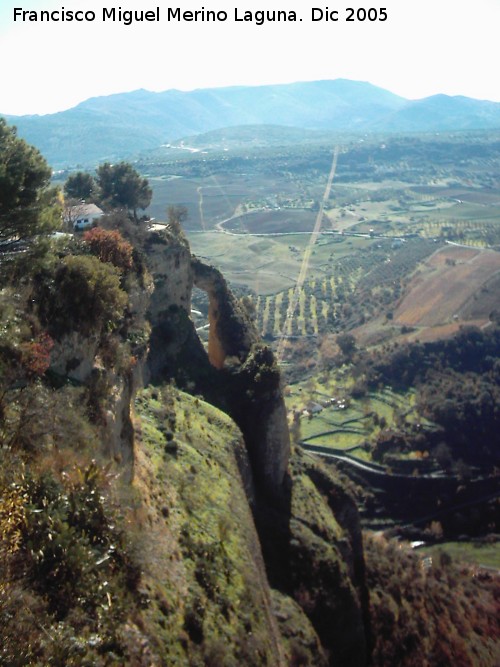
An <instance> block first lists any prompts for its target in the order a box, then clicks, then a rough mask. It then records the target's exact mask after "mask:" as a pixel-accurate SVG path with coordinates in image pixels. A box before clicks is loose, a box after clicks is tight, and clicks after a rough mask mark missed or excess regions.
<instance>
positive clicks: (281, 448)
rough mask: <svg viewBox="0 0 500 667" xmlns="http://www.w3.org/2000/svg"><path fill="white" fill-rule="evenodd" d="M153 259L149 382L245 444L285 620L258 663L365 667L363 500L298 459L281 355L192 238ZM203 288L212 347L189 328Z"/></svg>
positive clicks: (171, 238)
mask: <svg viewBox="0 0 500 667" xmlns="http://www.w3.org/2000/svg"><path fill="white" fill-rule="evenodd" d="M148 254H149V256H150V257H151V267H153V273H154V277H155V285H156V289H155V293H154V294H153V298H152V303H151V308H150V314H151V324H152V334H151V339H150V352H149V357H148V373H149V376H150V378H151V381H152V382H153V383H154V384H156V385H157V386H159V387H161V386H162V385H164V384H165V383H168V382H169V381H171V380H172V379H174V380H175V381H176V382H177V384H178V385H180V386H182V387H184V388H186V389H187V390H188V391H189V392H190V393H194V394H202V395H203V396H204V398H205V399H206V400H207V401H208V402H209V403H212V404H213V405H216V406H218V407H219V408H221V409H222V410H223V411H224V412H226V413H227V414H229V415H230V416H231V417H232V418H233V419H234V421H235V422H236V424H237V425H238V426H239V428H240V429H241V432H242V435H243V441H244V444H245V447H244V452H242V450H241V449H240V450H238V448H236V449H235V452H236V460H237V461H238V465H239V471H240V473H239V474H240V478H241V484H242V486H243V487H244V488H245V489H246V502H247V503H249V504H250V507H251V508H252V523H253V522H255V527H256V529H257V534H258V545H259V546H258V548H259V553H260V551H261V553H262V557H263V563H264V567H265V573H264V574H263V576H264V580H265V584H264V588H265V589H266V590H268V591H269V593H268V594H269V596H270V597H269V599H271V600H272V604H271V607H270V609H271V612H272V614H273V617H274V618H275V619H276V622H277V626H275V625H273V626H272V628H273V630H272V633H273V637H274V636H275V634H274V633H275V632H276V631H277V630H276V627H278V628H279V630H278V635H279V640H278V645H277V646H278V647H277V648H276V646H275V649H273V651H274V657H273V658H272V661H271V663H269V662H267V660H268V658H266V660H264V659H262V660H261V661H256V662H254V663H251V664H256V665H257V664H302V665H315V666H318V665H323V664H324V665H327V664H335V665H364V664H366V661H367V653H368V649H367V645H368V639H367V638H368V634H369V630H368V623H367V595H366V589H365V583H364V566H363V552H362V543H361V533H360V528H359V521H358V517H357V512H356V508H355V505H354V502H353V501H352V500H351V499H350V497H349V496H348V494H347V493H346V492H345V491H344V489H343V487H342V484H341V483H340V482H339V480H338V479H337V478H336V477H335V476H334V475H333V474H332V473H331V472H328V471H327V470H325V469H324V468H323V467H322V466H321V465H320V464H319V463H317V462H315V461H314V460H313V459H311V458H309V457H308V456H306V455H304V454H301V453H300V452H291V450H290V440H289V434H288V427H287V422H286V414H285V406H284V402H283V396H282V393H281V387H280V375H279V370H278V368H277V366H276V363H275V360H274V356H273V353H272V351H271V349H270V348H269V347H268V346H266V345H264V344H263V343H262V342H261V340H260V338H259V336H258V333H257V332H256V330H255V328H254V326H253V324H252V322H251V321H250V320H249V318H248V316H247V314H246V312H245V310H244V309H243V308H242V307H241V305H240V304H239V302H238V301H237V300H236V299H235V297H234V296H233V294H232V293H231V290H230V289H229V287H228V285H227V283H226V281H225V280H224V278H223V276H222V275H221V274H220V272H219V271H218V270H217V269H215V268H214V267H211V266H207V265H206V264H204V263H203V262H201V261H200V260H199V259H197V258H192V257H191V256H190V255H189V250H188V247H187V244H186V242H185V240H184V239H183V238H182V237H180V238H179V236H178V235H177V234H174V233H172V232H171V231H167V232H166V234H165V235H164V236H160V235H156V236H152V237H151V238H150V239H149V244H148ZM194 285H196V286H197V287H199V288H200V289H203V290H205V291H206V293H207V295H208V299H209V322H210V331H209V342H208V349H207V350H205V349H204V348H203V346H202V344H201V342H200V341H199V339H198V336H197V334H196V331H195V328H194V325H193V323H192V321H191V319H190V295H191V290H192V287H193V286H194ZM238 451H239V454H238V453H237V452H238ZM208 456H209V458H210V455H208ZM249 471H251V472H249ZM198 479H200V478H199V477H198ZM207 502H210V501H209V500H208V499H207ZM249 516H250V515H249ZM234 530H236V532H237V533H238V532H239V529H237V528H234ZM245 530H247V529H245ZM252 548H255V546H254V547H252ZM266 604H267V603H266ZM266 609H267V607H266ZM266 613H267V612H266ZM202 625H203V623H202ZM270 631H271V630H270ZM273 641H275V640H273ZM283 652H284V653H283ZM281 655H285V656H286V658H285V663H282V662H281V660H282V658H281V657H278V656H281ZM273 661H274V662H273ZM287 661H288V662H287ZM193 664H194V663H193Z"/></svg>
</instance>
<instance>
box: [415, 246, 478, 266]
mask: <svg viewBox="0 0 500 667" xmlns="http://www.w3.org/2000/svg"><path fill="white" fill-rule="evenodd" d="M480 252H481V251H480V250H478V249H477V248H464V247H459V246H451V245H449V246H445V247H444V248H442V249H440V250H438V251H437V252H435V253H434V254H433V255H432V256H431V257H429V259H428V260H427V262H426V264H427V266H433V267H434V266H435V267H439V266H444V265H445V264H446V261H447V260H450V261H452V262H456V263H459V262H460V263H463V262H469V261H471V260H472V259H474V258H475V257H477V255H478V254H479V253H480Z"/></svg>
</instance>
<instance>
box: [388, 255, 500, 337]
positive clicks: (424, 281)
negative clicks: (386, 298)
mask: <svg viewBox="0 0 500 667" xmlns="http://www.w3.org/2000/svg"><path fill="white" fill-rule="evenodd" d="M464 252H465V254H464ZM468 252H469V250H468V249H467V248H458V247H457V248H455V247H453V246H448V247H447V248H445V249H443V250H439V251H437V252H436V253H434V255H433V256H432V257H431V258H429V260H427V262H425V263H424V264H423V267H422V269H421V270H420V271H419V272H418V273H417V275H416V276H415V278H414V279H413V281H412V282H411V283H410V285H409V288H408V290H407V292H406V295H405V296H404V297H403V299H402V301H401V303H400V304H399V306H398V308H397V309H396V311H395V313H394V322H395V323H396V324H399V325H406V326H418V327H435V326H438V325H442V324H446V323H449V322H451V321H453V320H461V321H462V322H463V319H462V317H461V310H462V309H463V308H464V307H465V306H466V304H470V302H471V300H474V301H475V308H474V315H475V318H476V319H479V318H481V319H482V318H483V317H484V318H485V319H487V318H488V312H486V311H487V310H488V308H489V307H490V305H489V303H488V304H487V305H486V304H485V307H484V308H482V307H481V305H480V304H481V298H482V296H484V294H488V291H487V289H486V290H484V291H482V290H481V288H484V287H485V286H486V285H487V283H488V282H489V281H491V279H492V278H493V276H494V275H495V274H496V273H497V272H499V271H500V253H498V252H494V251H490V250H483V251H477V252H476V251H474V250H473V252H475V254H474V255H473V256H471V255H470V254H469V255H468V254H467V253H468ZM443 256H444V261H442V260H443ZM466 257H468V259H465V258H466ZM446 259H453V260H455V261H456V262H457V263H456V264H455V265H454V266H453V265H450V264H447V263H446ZM489 301H490V300H489V299H488V302H489ZM482 311H484V312H482Z"/></svg>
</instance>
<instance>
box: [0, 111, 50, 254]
mask: <svg viewBox="0 0 500 667" xmlns="http://www.w3.org/2000/svg"><path fill="white" fill-rule="evenodd" d="M50 177H51V170H50V167H49V166H48V164H47V163H46V161H45V159H44V158H43V156H42V155H41V154H40V153H39V152H38V151H37V150H36V149H35V148H34V147H33V146H29V145H28V144H27V143H26V142H25V141H23V140H22V139H19V137H18V136H17V133H16V129H15V128H12V127H9V126H8V125H7V124H6V122H5V120H4V119H3V118H0V192H1V197H0V253H5V252H8V251H10V250H12V249H13V248H15V247H16V246H17V247H19V246H20V245H22V244H26V243H28V242H33V241H34V240H35V239H36V238H37V236H38V235H40V234H47V233H49V232H50V231H53V230H54V229H56V228H57V227H58V226H60V222H59V221H58V213H60V208H59V207H58V205H57V204H58V200H57V190H56V189H55V188H51V187H49V185H50Z"/></svg>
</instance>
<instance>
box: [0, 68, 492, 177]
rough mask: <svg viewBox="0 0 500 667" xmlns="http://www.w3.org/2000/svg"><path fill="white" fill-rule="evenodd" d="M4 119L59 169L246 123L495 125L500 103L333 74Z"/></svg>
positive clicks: (133, 96)
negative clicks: (409, 92)
mask: <svg viewBox="0 0 500 667" xmlns="http://www.w3.org/2000/svg"><path fill="white" fill-rule="evenodd" d="M0 112H1V110H0ZM8 120H9V122H11V123H14V124H15V125H16V126H17V128H18V130H19V134H20V136H22V137H23V138H25V139H26V140H27V141H29V142H30V143H33V144H34V145H36V146H37V147H38V148H39V149H40V150H41V151H42V152H43V154H44V155H45V156H46V158H47V159H48V161H49V162H50V164H51V165H52V166H53V167H55V168H59V167H64V166H74V165H77V164H78V165H89V164H94V163H95V162H97V161H102V160H105V159H116V158H120V157H125V156H131V155H134V154H136V153H138V152H140V151H144V150H148V149H152V148H156V147H159V146H160V145H162V144H165V143H168V142H172V141H175V140H178V139H181V138H182V137H186V136H190V135H196V134H199V133H204V132H208V131H211V130H217V129H221V128H226V127H237V126H244V125H268V124H274V125H281V126H285V127H288V128H304V129H308V130H322V131H329V132H332V131H333V132H350V133H353V132H359V133H366V132H379V131H386V132H402V131H410V132H428V131H440V132H442V131H451V130H453V131H456V130H470V129H491V128H498V127H500V104H499V103H494V102H488V101H480V100H474V99H470V98H466V97H459V96H458V97H449V96H447V95H435V96H432V97H428V98H424V99H421V100H408V99H405V98H403V97H400V96H398V95H394V94H393V93H391V92H389V91H387V90H384V89H382V88H379V87H377V86H373V85H372V84H370V83H366V82H360V81H349V80H345V79H336V80H333V81H328V80H326V81H313V82H303V83H293V84H282V85H268V86H255V87H250V86H239V87H238V86H236V87H229V88H213V89H199V90H194V91H190V92H181V91H178V90H167V91H164V92H160V93H155V92H150V91H147V90H136V91H133V92H130V93H120V94H115V95H109V96H104V97H95V98H91V99H88V100H86V101H84V102H82V103H81V104H79V105H77V106H76V107H74V108H72V109H68V110H67V111H62V112H59V113H56V114H48V115H45V116H9V117H8Z"/></svg>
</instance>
